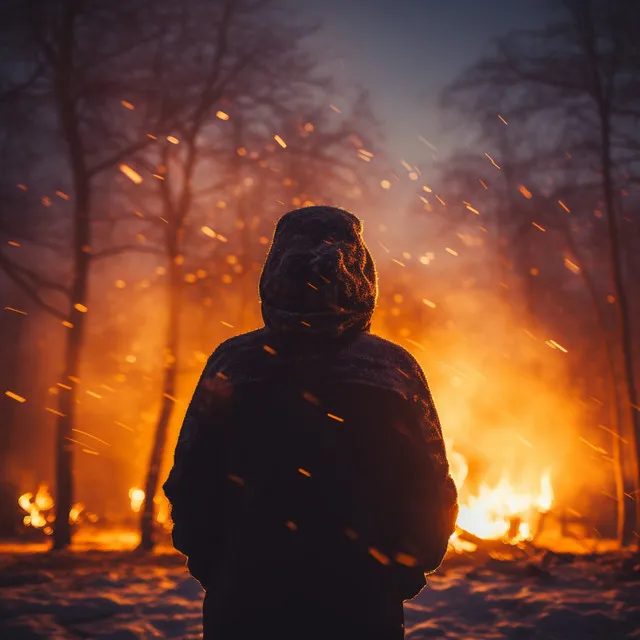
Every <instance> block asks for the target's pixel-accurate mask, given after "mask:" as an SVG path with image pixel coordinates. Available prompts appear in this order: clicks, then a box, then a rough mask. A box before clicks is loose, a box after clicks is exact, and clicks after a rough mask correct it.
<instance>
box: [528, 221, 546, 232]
mask: <svg viewBox="0 0 640 640" xmlns="http://www.w3.org/2000/svg"><path fill="white" fill-rule="evenodd" d="M531 224H532V225H533V226H534V227H535V228H536V229H540V231H546V229H545V228H544V227H541V226H540V225H539V224H538V223H537V222H532V223H531Z"/></svg>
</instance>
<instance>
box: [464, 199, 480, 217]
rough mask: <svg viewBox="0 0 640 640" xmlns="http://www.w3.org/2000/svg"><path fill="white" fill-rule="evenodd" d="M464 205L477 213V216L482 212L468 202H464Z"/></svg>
mask: <svg viewBox="0 0 640 640" xmlns="http://www.w3.org/2000/svg"><path fill="white" fill-rule="evenodd" d="M464 206H465V207H466V208H467V209H469V211H471V213H475V214H476V215H477V216H479V215H480V212H479V211H478V210H477V209H474V208H473V207H472V206H471V205H470V204H469V203H468V202H465V203H464Z"/></svg>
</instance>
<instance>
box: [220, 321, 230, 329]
mask: <svg viewBox="0 0 640 640" xmlns="http://www.w3.org/2000/svg"><path fill="white" fill-rule="evenodd" d="M220 324H221V325H224V326H225V327H229V329H233V325H232V324H231V323H230V322H225V321H224V320H220Z"/></svg>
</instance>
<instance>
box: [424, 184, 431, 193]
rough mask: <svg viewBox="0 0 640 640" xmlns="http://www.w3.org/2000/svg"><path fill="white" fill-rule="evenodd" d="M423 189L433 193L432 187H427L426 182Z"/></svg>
mask: <svg viewBox="0 0 640 640" xmlns="http://www.w3.org/2000/svg"><path fill="white" fill-rule="evenodd" d="M422 189H423V191H426V192H427V193H433V191H432V190H431V188H430V187H427V185H426V184H425V185H422Z"/></svg>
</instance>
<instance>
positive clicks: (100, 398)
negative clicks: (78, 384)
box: [87, 391, 102, 400]
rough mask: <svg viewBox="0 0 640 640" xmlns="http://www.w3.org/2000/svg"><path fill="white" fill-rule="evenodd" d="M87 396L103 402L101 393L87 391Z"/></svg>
mask: <svg viewBox="0 0 640 640" xmlns="http://www.w3.org/2000/svg"><path fill="white" fill-rule="evenodd" d="M87 395H89V396H91V397H92V398H97V399H98V400H102V396H101V395H100V394H99V393H96V392H95V391H87Z"/></svg>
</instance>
